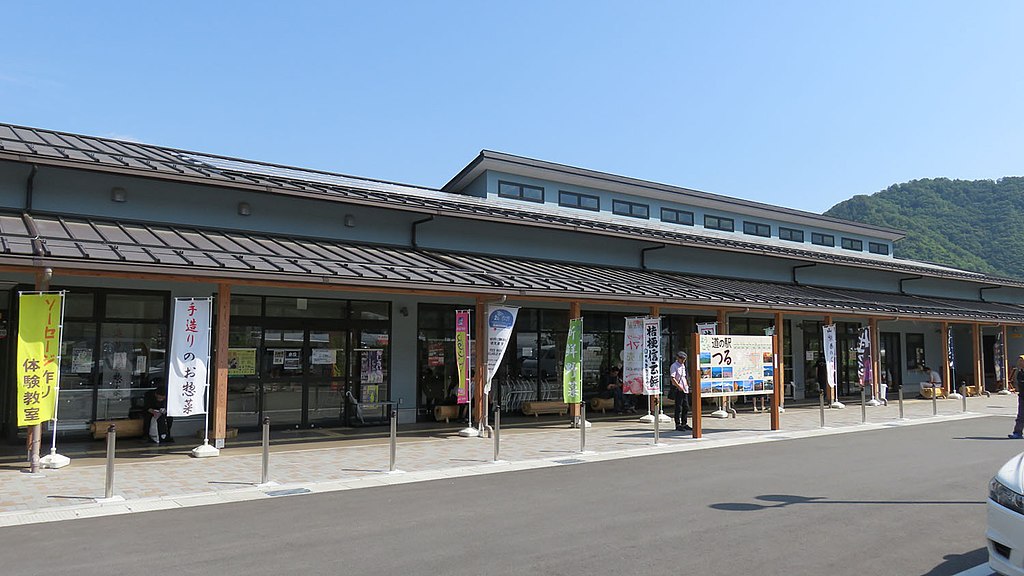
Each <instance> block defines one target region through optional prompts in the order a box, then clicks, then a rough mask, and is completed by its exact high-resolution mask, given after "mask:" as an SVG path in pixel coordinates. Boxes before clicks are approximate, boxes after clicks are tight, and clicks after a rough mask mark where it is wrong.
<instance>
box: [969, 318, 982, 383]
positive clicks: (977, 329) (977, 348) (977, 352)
mask: <svg viewBox="0 0 1024 576" xmlns="http://www.w3.org/2000/svg"><path fill="white" fill-rule="evenodd" d="M971 328H972V329H971V336H972V338H971V340H974V343H973V346H974V385H975V386H978V390H979V391H981V390H984V386H985V359H984V358H983V357H982V356H981V324H978V323H977V322H975V323H974V326H972V327H971Z"/></svg>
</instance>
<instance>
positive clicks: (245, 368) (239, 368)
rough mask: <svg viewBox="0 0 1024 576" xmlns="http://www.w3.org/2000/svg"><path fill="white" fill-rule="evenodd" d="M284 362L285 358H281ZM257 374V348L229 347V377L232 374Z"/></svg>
mask: <svg viewBox="0 0 1024 576" xmlns="http://www.w3.org/2000/svg"><path fill="white" fill-rule="evenodd" d="M281 362H282V363H283V362H284V359H283V358H282V359H281ZM255 375H256V349H255V348H228V377H229V378H230V377H232V376H255Z"/></svg>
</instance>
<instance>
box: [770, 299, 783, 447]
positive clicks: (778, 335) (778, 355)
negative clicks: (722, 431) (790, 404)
mask: <svg viewBox="0 0 1024 576" xmlns="http://www.w3.org/2000/svg"><path fill="white" fill-rule="evenodd" d="M783 336H784V333H783V327H782V313H781V312H776V313H775V334H774V335H773V336H772V352H773V353H774V357H775V358H774V360H775V361H774V366H773V367H772V372H773V374H772V380H773V381H774V382H775V387H774V388H775V390H774V393H773V394H772V418H771V421H772V430H778V429H779V428H780V426H781V424H780V422H779V406H781V405H782V398H783V396H784V395H785V387H786V372H785V369H784V368H785V366H784V363H785V362H784V359H783V357H782V356H783V349H782V343H783V339H782V338H783Z"/></svg>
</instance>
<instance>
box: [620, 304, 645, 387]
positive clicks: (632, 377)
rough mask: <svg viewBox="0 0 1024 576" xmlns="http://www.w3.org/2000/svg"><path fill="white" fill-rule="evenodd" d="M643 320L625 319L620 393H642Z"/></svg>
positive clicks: (639, 318)
mask: <svg viewBox="0 0 1024 576" xmlns="http://www.w3.org/2000/svg"><path fill="white" fill-rule="evenodd" d="M643 342H644V318H643V316H636V317H632V318H626V333H625V337H624V339H623V350H622V392H623V393H625V394H643V393H644V350H643Z"/></svg>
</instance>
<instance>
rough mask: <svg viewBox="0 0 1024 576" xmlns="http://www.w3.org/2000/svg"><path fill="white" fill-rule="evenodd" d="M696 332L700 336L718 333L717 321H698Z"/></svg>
mask: <svg viewBox="0 0 1024 576" xmlns="http://www.w3.org/2000/svg"><path fill="white" fill-rule="evenodd" d="M697 334H700V335H701V336H714V335H715V334H718V322H698V323H697Z"/></svg>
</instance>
